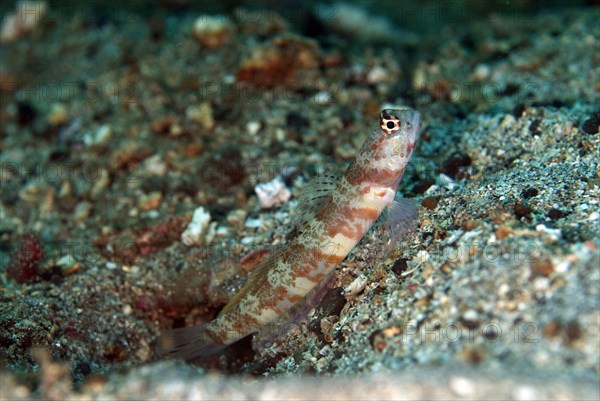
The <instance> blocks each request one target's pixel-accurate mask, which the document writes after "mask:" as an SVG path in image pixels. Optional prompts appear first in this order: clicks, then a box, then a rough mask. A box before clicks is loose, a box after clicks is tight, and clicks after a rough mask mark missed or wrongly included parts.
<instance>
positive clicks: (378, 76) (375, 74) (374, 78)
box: [367, 66, 388, 84]
mask: <svg viewBox="0 0 600 401" xmlns="http://www.w3.org/2000/svg"><path fill="white" fill-rule="evenodd" d="M387 76H388V73H387V71H386V70H385V68H383V67H380V66H375V67H373V68H371V71H369V73H368V74H367V82H368V83H370V84H377V83H379V82H383V81H385V79H386V77H387Z"/></svg>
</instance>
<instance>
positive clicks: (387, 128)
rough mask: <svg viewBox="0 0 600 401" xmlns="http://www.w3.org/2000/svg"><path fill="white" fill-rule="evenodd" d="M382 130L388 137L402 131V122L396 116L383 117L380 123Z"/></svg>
mask: <svg viewBox="0 0 600 401" xmlns="http://www.w3.org/2000/svg"><path fill="white" fill-rule="evenodd" d="M379 124H380V126H381V129H382V130H383V131H384V132H385V133H386V134H388V135H390V134H393V133H394V132H396V131H398V130H399V129H400V120H398V118H396V117H394V116H390V115H382V116H381V120H380V122H379Z"/></svg>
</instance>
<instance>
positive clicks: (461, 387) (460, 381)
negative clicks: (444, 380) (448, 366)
mask: <svg viewBox="0 0 600 401" xmlns="http://www.w3.org/2000/svg"><path fill="white" fill-rule="evenodd" d="M449 384H450V390H452V392H453V393H454V394H456V395H458V396H460V397H468V396H470V395H473V394H474V393H475V386H474V385H473V382H471V380H469V379H467V378H466V377H453V378H451V379H450V383H449Z"/></svg>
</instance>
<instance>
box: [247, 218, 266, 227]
mask: <svg viewBox="0 0 600 401" xmlns="http://www.w3.org/2000/svg"><path fill="white" fill-rule="evenodd" d="M244 227H247V228H260V227H262V221H260V219H248V220H246V222H245V223H244Z"/></svg>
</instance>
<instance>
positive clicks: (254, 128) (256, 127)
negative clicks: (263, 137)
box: [246, 121, 260, 136]
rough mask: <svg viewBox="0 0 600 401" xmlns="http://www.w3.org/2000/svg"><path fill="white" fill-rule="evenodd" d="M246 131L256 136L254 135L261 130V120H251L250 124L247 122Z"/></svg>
mask: <svg viewBox="0 0 600 401" xmlns="http://www.w3.org/2000/svg"><path fill="white" fill-rule="evenodd" d="M246 131H247V132H248V135H250V136H254V135H256V134H258V131H260V122H258V121H249V122H248V124H246Z"/></svg>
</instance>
